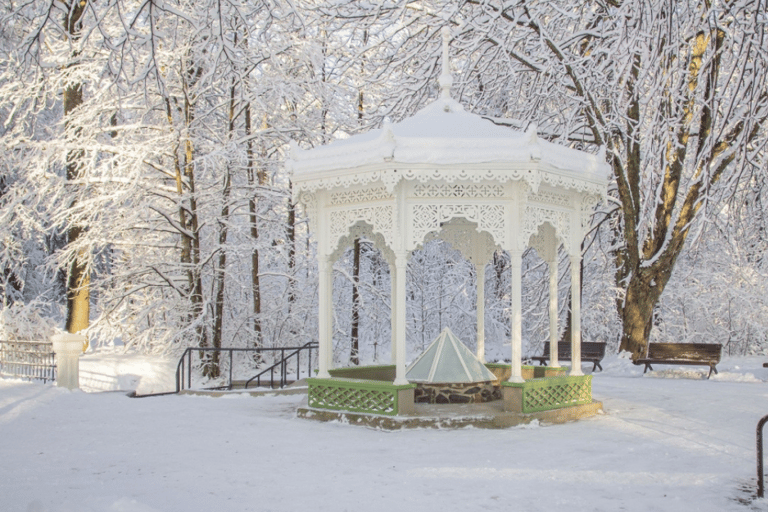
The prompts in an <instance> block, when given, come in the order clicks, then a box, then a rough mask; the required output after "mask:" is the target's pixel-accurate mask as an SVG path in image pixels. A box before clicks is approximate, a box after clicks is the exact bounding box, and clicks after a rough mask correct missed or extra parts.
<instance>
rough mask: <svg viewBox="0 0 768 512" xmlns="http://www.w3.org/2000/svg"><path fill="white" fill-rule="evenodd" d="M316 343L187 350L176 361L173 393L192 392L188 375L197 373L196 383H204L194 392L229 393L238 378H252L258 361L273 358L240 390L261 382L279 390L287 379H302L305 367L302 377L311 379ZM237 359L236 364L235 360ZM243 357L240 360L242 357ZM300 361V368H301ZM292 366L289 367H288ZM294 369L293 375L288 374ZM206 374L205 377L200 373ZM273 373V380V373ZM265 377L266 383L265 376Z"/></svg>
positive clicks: (285, 383)
mask: <svg viewBox="0 0 768 512" xmlns="http://www.w3.org/2000/svg"><path fill="white" fill-rule="evenodd" d="M317 346H318V345H317V342H308V343H305V344H304V345H302V346H300V347H274V348H272V347H270V348H265V347H261V348H211V347H197V348H192V347H190V348H188V349H186V350H185V351H184V353H183V354H182V355H181V358H179V362H178V364H177V365H176V392H177V393H178V392H180V391H182V390H184V389H192V376H193V375H192V374H193V372H194V371H197V372H198V374H199V379H196V380H206V379H207V380H206V382H205V384H203V385H201V386H200V387H198V388H196V389H200V390H209V391H210V390H231V389H233V388H234V387H235V384H236V383H237V382H239V380H238V379H237V377H238V374H245V375H253V371H254V367H255V366H257V365H258V361H262V360H264V359H265V358H266V357H268V356H269V355H277V356H278V357H277V358H274V359H275V362H274V363H273V364H271V365H270V366H269V367H267V368H265V369H261V370H260V371H259V372H258V373H257V374H256V375H253V376H252V377H250V378H249V379H247V380H245V384H244V387H246V388H247V387H248V386H249V385H250V384H251V383H252V382H253V381H254V380H255V381H256V382H257V386H261V382H262V381H264V383H265V384H266V382H269V386H270V387H271V388H275V387H280V388H283V387H285V386H286V385H287V384H288V383H289V375H295V376H296V379H295V380H300V379H301V378H302V377H301V375H302V368H303V367H304V366H305V367H306V374H305V376H307V377H309V376H311V375H312V370H313V368H314V365H315V364H316V360H315V359H316V357H313V351H315V354H316V351H317ZM236 355H239V356H241V357H240V361H239V368H237V367H238V362H237V361H235V356H236ZM243 356H244V357H243ZM302 361H303V364H302ZM291 363H293V364H291ZM293 368H295V373H293V372H292V370H293ZM205 372H207V373H208V376H207V377H206V376H205V375H204V373H205ZM276 372H277V378H275V373H276ZM267 373H269V375H270V377H269V379H267V378H266V374H267ZM212 375H213V376H212Z"/></svg>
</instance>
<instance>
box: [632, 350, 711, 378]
mask: <svg viewBox="0 0 768 512" xmlns="http://www.w3.org/2000/svg"><path fill="white" fill-rule="evenodd" d="M722 348H723V346H722V345H721V344H719V343H649V344H648V353H647V355H646V356H645V357H642V358H640V359H638V360H637V361H635V364H637V365H640V364H644V365H645V369H644V370H643V373H645V372H647V371H648V370H651V371H653V367H652V366H651V365H652V364H679V365H690V366H709V374H708V375H707V378H709V377H710V376H711V375H712V372H715V373H717V368H715V365H716V364H717V363H719V362H720V353H721V351H722Z"/></svg>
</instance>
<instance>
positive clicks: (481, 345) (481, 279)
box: [475, 263, 485, 362]
mask: <svg viewBox="0 0 768 512" xmlns="http://www.w3.org/2000/svg"><path fill="white" fill-rule="evenodd" d="M475 274H476V275H477V358H478V359H479V360H480V361H482V362H485V264H484V263H483V264H477V265H475Z"/></svg>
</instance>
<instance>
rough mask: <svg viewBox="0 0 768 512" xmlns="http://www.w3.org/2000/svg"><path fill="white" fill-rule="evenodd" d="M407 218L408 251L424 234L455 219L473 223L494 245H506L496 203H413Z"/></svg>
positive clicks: (502, 213)
mask: <svg viewBox="0 0 768 512" xmlns="http://www.w3.org/2000/svg"><path fill="white" fill-rule="evenodd" d="M411 215H412V223H413V236H412V238H411V240H410V243H411V246H410V248H411V249H413V248H415V247H418V246H419V245H421V244H422V243H423V242H424V240H425V238H426V235H427V234H428V233H430V232H436V231H439V230H440V226H441V224H442V223H444V222H448V221H450V220H452V219H455V218H464V219H466V220H468V221H470V222H474V223H476V224H477V225H478V228H479V229H480V231H486V232H488V233H490V235H491V236H492V237H493V241H494V242H495V244H496V245H499V246H501V247H505V246H506V245H505V244H506V234H505V229H504V227H505V224H504V220H505V219H504V206H503V205H500V204H491V205H487V204H415V205H412V206H411Z"/></svg>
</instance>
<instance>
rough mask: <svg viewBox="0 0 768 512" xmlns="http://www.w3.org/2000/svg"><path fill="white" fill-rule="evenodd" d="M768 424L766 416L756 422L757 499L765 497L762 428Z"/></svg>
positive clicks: (767, 416)
mask: <svg viewBox="0 0 768 512" xmlns="http://www.w3.org/2000/svg"><path fill="white" fill-rule="evenodd" d="M766 423H768V415H766V416H763V417H762V418H761V419H760V421H758V422H757V497H758V498H763V497H764V496H765V485H764V482H763V427H764V426H765V424H766Z"/></svg>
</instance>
